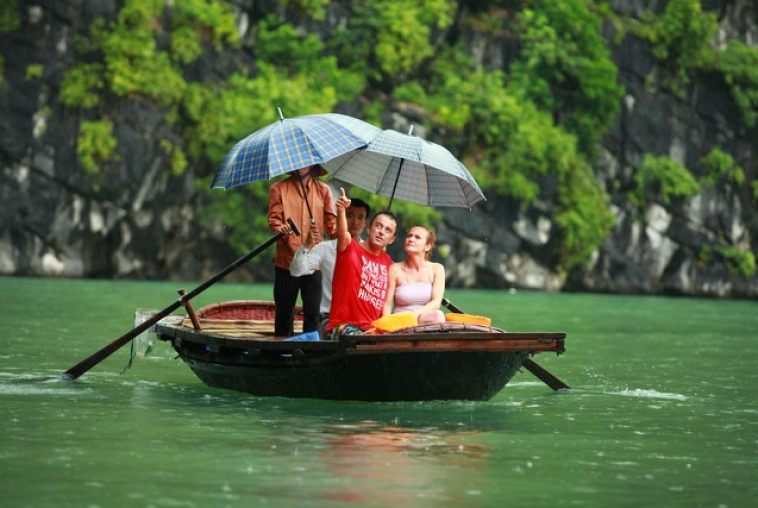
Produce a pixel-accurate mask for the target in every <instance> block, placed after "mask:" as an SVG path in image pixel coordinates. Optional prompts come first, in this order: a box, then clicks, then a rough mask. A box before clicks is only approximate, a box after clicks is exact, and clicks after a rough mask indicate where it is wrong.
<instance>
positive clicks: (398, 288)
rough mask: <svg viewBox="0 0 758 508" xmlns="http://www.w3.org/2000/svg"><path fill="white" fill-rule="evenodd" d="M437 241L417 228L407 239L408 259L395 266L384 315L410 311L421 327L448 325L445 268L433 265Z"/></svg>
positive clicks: (426, 231) (431, 234)
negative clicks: (444, 300)
mask: <svg viewBox="0 0 758 508" xmlns="http://www.w3.org/2000/svg"><path fill="white" fill-rule="evenodd" d="M436 240H437V238H436V236H435V235H434V231H432V230H431V229H429V228H426V227H424V226H413V227H412V228H410V229H409V230H408V232H407V233H406V235H405V244H404V246H403V248H404V250H405V259H404V260H403V261H400V262H399V263H392V266H391V267H390V276H389V286H388V287H387V296H386V299H385V302H384V309H383V310H382V315H387V314H390V313H392V312H393V309H392V308H393V307H394V312H405V311H410V312H413V313H414V314H416V319H417V320H418V323H419V324H420V325H421V324H431V323H444V322H445V314H443V313H442V311H441V310H440V305H441V304H442V296H443V295H444V293H445V267H444V266H442V265H441V264H440V263H432V262H431V261H429V259H430V258H431V257H432V249H433V248H434V243H435V242H436Z"/></svg>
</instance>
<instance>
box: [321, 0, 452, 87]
mask: <svg viewBox="0 0 758 508" xmlns="http://www.w3.org/2000/svg"><path fill="white" fill-rule="evenodd" d="M351 7H352V11H353V12H352V16H351V20H350V26H349V27H348V29H342V30H338V31H337V33H335V34H334V37H333V40H332V41H330V45H331V48H332V50H333V51H334V53H335V54H337V55H338V57H339V61H340V62H341V63H342V64H343V65H345V66H349V67H350V68H351V69H353V70H359V71H363V73H364V74H365V75H366V76H368V77H369V78H374V79H384V80H386V81H387V82H389V83H398V82H402V81H403V80H405V79H406V78H407V77H408V75H409V74H410V73H412V72H413V71H414V70H416V68H417V67H418V66H419V64H421V63H422V62H424V61H425V60H426V59H428V58H430V57H431V56H432V55H434V53H435V49H434V47H435V45H434V42H433V41H432V38H433V37H434V36H435V35H438V34H440V33H442V32H444V30H446V29H447V28H448V27H449V26H450V25H451V24H452V21H453V14H454V12H455V4H454V3H453V2H451V1H450V0H376V1H374V2H355V3H354V4H353V5H352V6H351Z"/></svg>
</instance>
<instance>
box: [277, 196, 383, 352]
mask: <svg viewBox="0 0 758 508" xmlns="http://www.w3.org/2000/svg"><path fill="white" fill-rule="evenodd" d="M345 214H346V217H347V230H348V232H349V233H350V236H351V237H352V238H355V239H356V240H358V241H360V240H361V234H362V233H363V230H364V229H366V220H367V219H368V217H369V215H370V214H371V207H369V206H368V203H366V202H365V201H363V200H362V199H352V200H351V204H350V207H349V208H348V209H347V210H346V212H345ZM327 219H331V220H329V221H328V222H327V224H326V226H327V227H326V230H327V232H328V233H329V237H330V238H332V239H331V240H329V241H324V242H321V243H319V244H315V245H314V243H313V242H312V239H311V237H310V235H309V236H306V238H305V241H304V242H303V244H302V245H301V246H300V248H299V249H298V250H297V252H295V256H294V257H293V258H292V263H291V264H290V274H291V275H293V276H295V277H302V276H304V275H309V274H311V273H314V272H316V271H317V270H318V271H320V272H321V309H320V310H321V313H320V314H319V319H318V321H319V325H318V330H319V334H320V335H321V337H322V338H323V337H324V328H325V327H326V324H327V322H328V321H329V310H330V309H331V308H332V279H333V278H334V262H335V261H336V259H337V219H336V217H335V218H332V216H331V215H327ZM332 225H333V227H332Z"/></svg>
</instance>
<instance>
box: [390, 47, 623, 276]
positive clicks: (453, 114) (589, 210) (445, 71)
mask: <svg viewBox="0 0 758 508" xmlns="http://www.w3.org/2000/svg"><path fill="white" fill-rule="evenodd" d="M470 65H471V64H470V62H469V61H468V60H467V58H466V57H464V56H462V55H460V54H456V53H453V54H445V55H443V57H442V58H440V59H438V60H436V61H435V62H434V64H433V66H432V77H431V79H429V80H428V84H427V87H426V88H424V87H423V86H422V84H421V83H420V82H418V81H409V82H407V83H405V84H403V85H402V86H400V87H398V88H397V89H396V91H395V98H396V99H402V100H407V101H411V102H415V103H418V104H420V105H421V106H422V107H424V108H426V109H427V111H428V112H429V115H430V117H431V118H432V119H433V120H434V122H435V123H436V124H438V125H440V126H442V127H443V128H445V129H448V130H450V131H452V132H450V133H449V136H448V137H449V138H451V139H456V138H457V139H458V142H459V145H460V146H465V147H467V150H466V153H465V158H464V160H465V163H466V165H467V166H468V167H469V169H470V170H471V172H472V173H473V174H474V176H475V177H476V179H477V181H478V182H479V183H480V184H481V185H482V187H483V188H485V189H486V190H487V191H488V192H490V193H494V194H497V195H503V196H511V197H513V198H516V199H517V200H519V201H521V203H522V204H523V205H524V206H528V205H530V204H533V203H535V202H536V201H537V199H538V198H540V197H543V198H548V199H556V208H557V212H556V222H557V224H558V229H559V234H560V237H561V241H560V253H559V254H558V255H557V257H558V258H559V261H558V262H559V264H560V269H561V270H562V271H568V270H570V269H571V268H572V267H574V266H577V265H580V264H582V263H585V262H586V261H587V260H588V259H589V255H590V254H591V253H592V251H593V250H594V249H596V248H597V246H598V245H599V244H600V243H601V242H602V241H603V239H604V238H605V236H606V235H607V233H608V231H609V230H610V228H611V227H612V225H613V223H614V218H613V215H612V214H611V213H610V211H609V206H608V198H607V196H606V194H605V192H604V191H603V190H602V189H601V188H600V186H599V185H598V184H597V182H596V180H595V177H594V174H593V172H592V169H591V167H590V166H589V165H588V164H587V162H586V161H585V159H584V158H583V156H582V155H581V153H580V152H579V151H578V147H577V141H576V137H575V136H573V135H571V134H569V133H568V132H566V131H565V130H563V129H562V128H561V127H557V126H556V125H555V124H554V123H553V120H552V118H551V115H550V114H549V113H547V112H544V111H541V110H539V109H538V108H537V107H536V106H535V104H534V103H533V102H531V101H530V100H528V99H524V98H519V91H518V90H516V91H515V92H514V90H513V88H515V87H513V86H512V87H507V86H506V84H505V80H506V78H505V75H504V74H503V73H502V72H486V71H484V70H481V69H478V70H474V69H472V70H470V71H469V72H466V69H467V68H470ZM550 178H553V179H557V180H558V181H559V186H558V194H557V196H556V197H548V196H541V194H540V193H541V183H542V182H543V181H544V180H545V179H550Z"/></svg>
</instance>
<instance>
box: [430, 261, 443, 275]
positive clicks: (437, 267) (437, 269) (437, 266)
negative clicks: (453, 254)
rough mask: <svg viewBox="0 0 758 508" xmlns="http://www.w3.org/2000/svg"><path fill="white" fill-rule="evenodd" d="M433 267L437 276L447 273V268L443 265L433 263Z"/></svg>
mask: <svg viewBox="0 0 758 508" xmlns="http://www.w3.org/2000/svg"><path fill="white" fill-rule="evenodd" d="M431 265H432V270H433V271H434V273H435V274H438V273H443V274H444V273H445V266H444V265H443V264H442V263H431Z"/></svg>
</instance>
